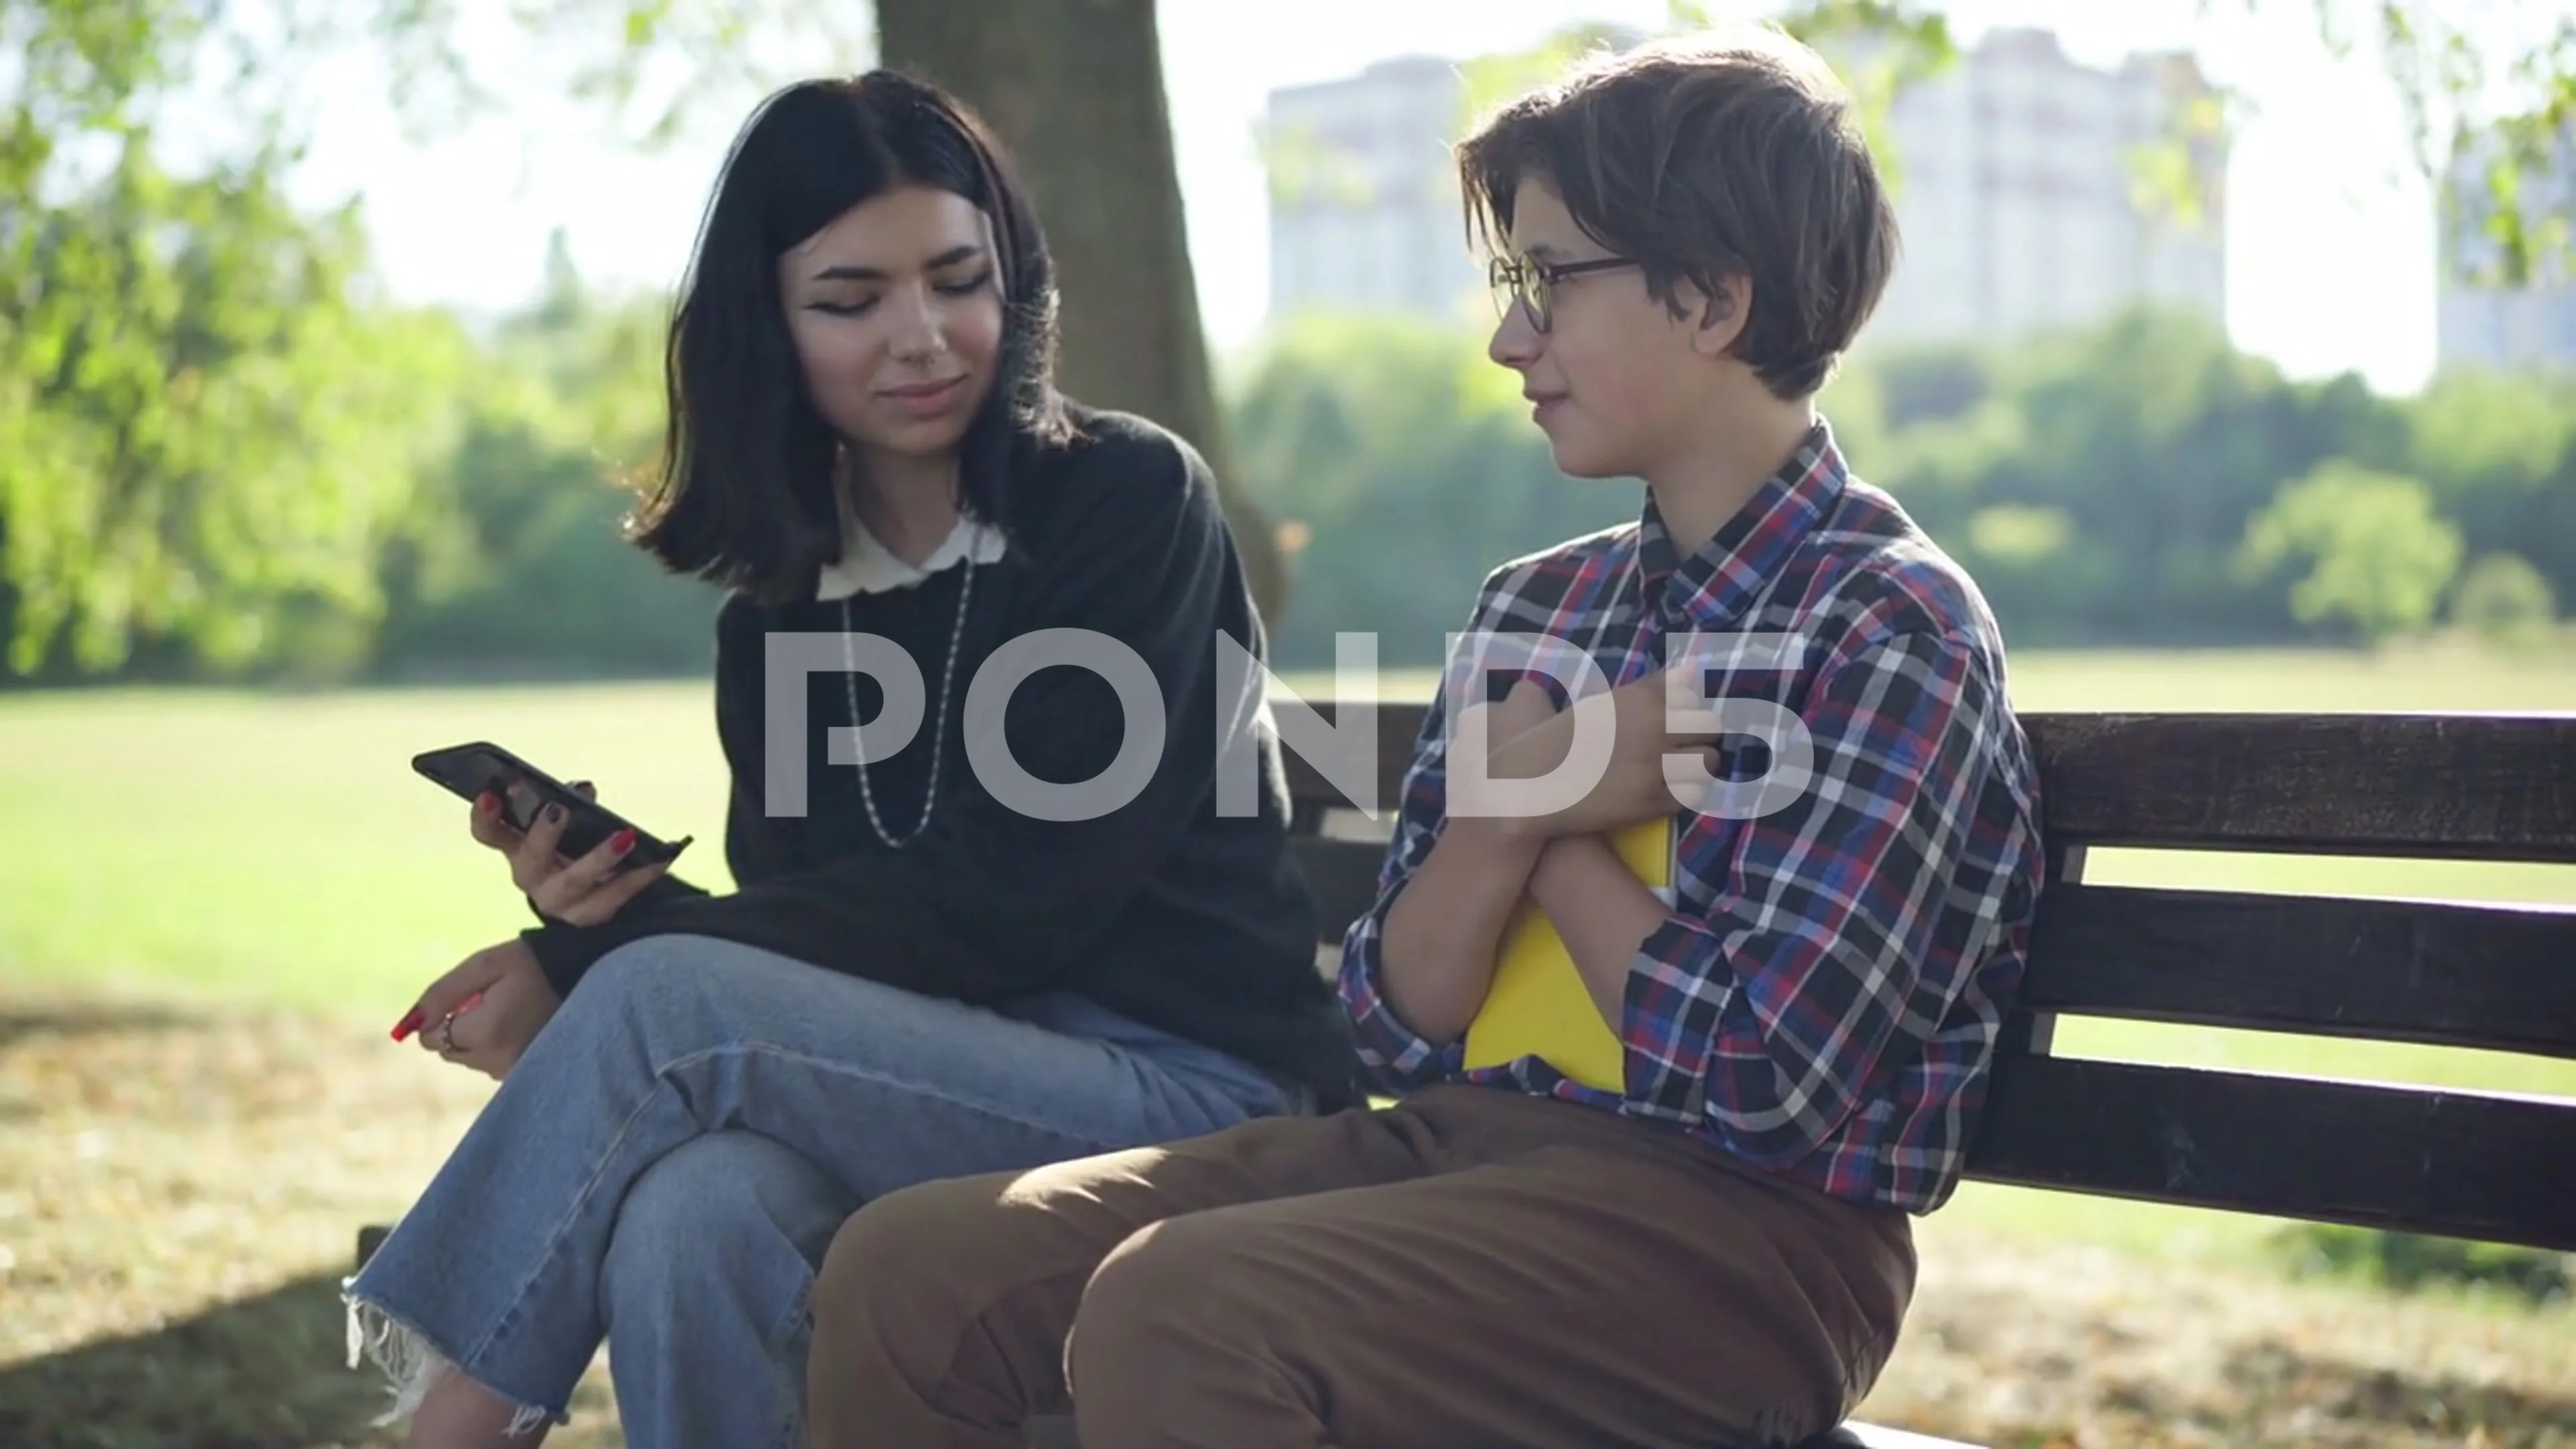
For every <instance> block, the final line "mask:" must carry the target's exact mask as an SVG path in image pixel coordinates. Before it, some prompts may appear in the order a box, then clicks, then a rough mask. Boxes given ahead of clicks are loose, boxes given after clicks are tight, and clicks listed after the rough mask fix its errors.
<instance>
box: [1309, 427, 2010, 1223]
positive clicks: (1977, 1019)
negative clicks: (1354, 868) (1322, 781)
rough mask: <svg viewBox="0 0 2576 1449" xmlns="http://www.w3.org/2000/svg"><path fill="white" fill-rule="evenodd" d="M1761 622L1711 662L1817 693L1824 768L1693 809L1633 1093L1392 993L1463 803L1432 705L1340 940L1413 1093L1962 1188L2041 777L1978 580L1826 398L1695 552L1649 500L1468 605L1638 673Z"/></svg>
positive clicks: (1858, 1177)
mask: <svg viewBox="0 0 2576 1449" xmlns="http://www.w3.org/2000/svg"><path fill="white" fill-rule="evenodd" d="M1746 632H1766V633H1773V634H1779V635H1788V636H1794V641H1793V642H1792V643H1791V644H1790V645H1789V647H1787V648H1785V649H1781V650H1777V651H1769V652H1764V651H1746V653H1745V655H1744V660H1745V662H1744V663H1743V664H1742V666H1741V667H1729V668H1722V669H1718V670H1714V671H1712V674H1713V677H1712V680H1711V683H1712V686H1713V687H1712V689H1711V691H1710V693H1711V695H1712V697H1723V698H1730V699H1753V700H1761V701H1766V702H1768V703H1771V704H1774V705H1777V706H1780V707H1782V708H1784V709H1786V710H1788V711H1790V712H1791V713H1794V715H1795V716H1796V717H1797V719H1798V720H1799V721H1801V722H1802V723H1803V724H1804V726H1805V728H1806V731H1807V734H1808V735H1809V737H1810V738H1811V740H1812V744H1813V754H1812V757H1811V768H1812V771H1813V774H1812V776H1811V777H1810V780H1809V783H1808V786H1807V788H1806V789H1805V790H1804V791H1802V792H1799V793H1798V794H1797V796H1796V798H1795V800H1794V802H1793V803H1789V804H1787V805H1786V806H1785V807H1784V808H1780V809H1777V810H1775V811H1773V812H1772V813H1769V814H1767V815H1762V816H1761V817H1760V818H1756V819H1726V818H1721V815H1720V814H1710V813H1691V814H1686V815H1685V816H1684V817H1683V828H1682V831H1681V833H1680V837H1679V843H1678V852H1677V860H1676V867H1677V878H1676V882H1675V884H1676V886H1677V900H1676V902H1675V905H1674V908H1673V910H1672V911H1671V913H1670V915H1669V916H1667V918H1666V919H1665V921H1664V923H1663V925H1662V926H1660V927H1658V928H1657V929H1656V930H1655V931H1654V932H1653V933H1652V934H1651V935H1649V936H1648V937H1647V938H1646V940H1645V942H1644V943H1643V945H1642V946H1641V948H1640V949H1639V951H1638V954H1637V959H1636V963H1635V965H1634V967H1633V968H1632V970H1631V972H1630V975H1629V980H1628V991H1627V1003H1626V1011H1625V1018H1624V1020H1623V1022H1622V1023H1621V1030H1620V1033H1619V1034H1620V1037H1621V1039H1622V1040H1623V1042H1624V1043H1625V1046H1626V1069H1627V1070H1626V1076H1627V1081H1626V1088H1625V1090H1624V1092H1620V1093H1610V1092H1603V1091H1598V1090H1595V1089H1593V1088H1590V1087H1586V1086H1584V1085H1582V1084H1580V1083H1577V1082H1574V1081H1571V1080H1569V1079H1567V1078H1566V1077H1564V1076H1563V1075H1562V1074H1561V1073H1559V1072H1557V1071H1556V1070H1554V1069H1553V1068H1551V1067H1549V1066H1548V1065H1547V1064H1546V1063H1544V1062H1542V1061H1539V1060H1537V1059H1535V1058H1525V1059H1523V1060H1521V1061H1518V1062H1515V1063H1512V1064H1509V1065H1507V1066H1501V1067H1487V1068H1480V1069H1477V1070H1474V1071H1469V1070H1467V1069H1466V1068H1465V1067H1464V1065H1463V1047H1462V1045H1461V1044H1460V1043H1457V1042H1452V1043H1449V1044H1447V1045H1445V1046H1444V1045H1439V1044H1435V1043H1433V1042H1431V1041H1428V1040H1426V1039H1424V1038H1423V1037H1421V1036H1420V1035H1418V1034H1416V1033H1415V1032H1414V1031H1413V1030H1412V1029H1411V1028H1409V1027H1408V1026H1406V1025H1405V1023H1404V1022H1403V1021H1402V1020H1400V1019H1398V1018H1397V1016H1396V1015H1395V1013H1394V1011H1393V1010H1392V1009H1391V1008H1390V1006H1389V1005H1388V1003H1387V1000H1386V998H1385V996H1384V993H1383V991H1382V988H1381V980H1382V978H1381V974H1380V973H1381V972H1382V971H1383V969H1384V964H1383V962H1382V960H1381V959H1380V954H1379V953H1380V950H1381V944H1380V943H1381V931H1382V930H1383V927H1384V924H1385V920H1386V913H1387V909H1388V907H1389V906H1390V905H1391V904H1392V902H1393V901H1394V898H1395V896H1396V895H1397V893H1398V892H1400V891H1402V890H1403V889H1404V885H1405V882H1406V881H1407V880H1408V879H1409V878H1410V877H1411V876H1412V874H1413V872H1414V871H1415V870H1416V869H1418V868H1419V867H1420V866H1421V864H1422V861H1423V859H1424V857H1425V856H1427V855H1428V854H1429V853H1430V851H1431V847H1432V843H1433V841H1434V840H1436V839H1437V838H1438V836H1439V834H1440V830H1441V824H1442V819H1443V813H1444V798H1445V793H1446V749H1447V740H1446V713H1447V712H1446V710H1445V708H1444V707H1443V706H1442V705H1441V704H1438V703H1435V704H1434V705H1433V707H1432V710H1431V712H1430V717H1429V718H1428V719H1427V720H1426V722H1425V724H1424V727H1423V733H1422V736H1421V738H1420V739H1419V741H1418V742H1417V745H1416V750H1415V756H1414V762H1413V764H1412V766H1411V768H1410V769H1409V771H1408V772H1407V775H1406V779H1405V785H1404V797H1403V800H1402V803H1401V810H1400V815H1399V818H1398V821H1397V824H1396V829H1395V837H1394V840H1393V841H1392V843H1391V845H1390V847H1389V851H1388V855H1387V860H1386V864H1385V867H1384V870H1383V871H1382V873H1381V876H1380V880H1379V889H1378V896H1377V901H1376V905H1375V907H1374V908H1373V909H1372V910H1371V911H1370V912H1369V913H1368V914H1367V915H1366V916H1364V917H1362V918H1361V919H1360V920H1359V921H1357V922H1355V923H1354V924H1353V925H1352V927H1351V929H1350V932H1349V934H1348V936H1347V937H1346V939H1345V940H1344V943H1343V955H1342V965H1341V973H1340V991H1341V999H1342V1004H1343V1008H1344V1010H1345V1011H1346V1012H1347V1013H1348V1014H1349V1016H1350V1018H1351V1020H1352V1022H1353V1025H1354V1028H1355V1031H1356V1034H1357V1039H1358V1042H1359V1045H1360V1050H1361V1054H1362V1056H1363V1058H1364V1059H1365V1060H1367V1062H1368V1063H1369V1065H1370V1066H1371V1067H1372V1068H1373V1069H1374V1070H1375V1071H1376V1072H1377V1073H1378V1074H1379V1076H1380V1077H1381V1078H1382V1079H1383V1080H1384V1081H1385V1082H1386V1083H1387V1084H1388V1085H1389V1086H1390V1087H1393V1088H1395V1089H1397V1090H1410V1089H1413V1088H1417V1087H1421V1086H1425V1085H1428V1084H1431V1083H1433V1082H1440V1081H1466V1082H1473V1083H1478V1084H1482V1085H1488V1086H1495V1087H1503V1088H1510V1089H1516V1090H1520V1091H1526V1092H1534V1093H1543V1094H1546V1095H1550V1096H1554V1097H1558V1098H1562V1099H1565V1100H1568V1101H1573V1102H1579V1103H1583V1104H1586V1105H1590V1106H1594V1107H1599V1108H1602V1109H1604V1110H1608V1111H1615V1112H1619V1113H1622V1114H1624V1115H1627V1116H1630V1117H1635V1118H1640V1119H1645V1120H1651V1121H1657V1122H1669V1123H1672V1124H1674V1125H1676V1126H1678V1127H1681V1128H1683V1129H1685V1130H1688V1131H1691V1132H1694V1133H1697V1134H1700V1135H1701V1136H1703V1137H1705V1138H1706V1139H1707V1140H1709V1141H1710V1142H1712V1143H1714V1144H1716V1145H1717V1146H1718V1147H1719V1148H1721V1149H1723V1150H1725V1151H1727V1152H1730V1153H1733V1154H1735V1155H1737V1156H1738V1157H1740V1158H1742V1159H1743V1160H1745V1161H1747V1162H1749V1163H1751V1164H1753V1165H1755V1166H1758V1167H1761V1168H1764V1169H1767V1170H1769V1171H1772V1172H1775V1173H1778V1174H1780V1175H1781V1176H1783V1177H1786V1178H1788V1179H1790V1180H1793V1181H1796V1182H1800V1183H1803V1184H1806V1185H1808V1186H1810V1187H1813V1188H1816V1189H1818V1190H1820V1191H1823V1192H1827V1193H1831V1194H1834V1195H1836V1196H1839V1197H1845V1198H1851V1199H1856V1200H1860V1201H1865V1202H1877V1203H1887V1204H1893V1205H1896V1206H1900V1207H1903V1208H1906V1209H1908V1210H1910V1211H1915V1212H1928V1211H1930V1210H1931V1209H1933V1208H1935V1207H1938V1206H1939V1205H1940V1204H1941V1203H1942V1202H1944V1201H1946V1200H1947V1199H1948V1197H1949V1195H1950V1193H1951V1190H1952V1189H1953V1188H1954V1187H1955V1186H1956V1185H1957V1181H1958V1175H1959V1169H1960V1166H1961V1162H1962V1159H1963V1157H1964V1155H1965V1152H1966V1147H1967V1141H1968V1135H1969V1132H1970V1130H1971V1128H1972V1125H1973V1119H1974V1113H1975V1109H1976V1107H1977V1104H1978V1102H1979V1101H1980V1100H1981V1098H1982V1096H1983V1090H1984V1079H1985V1073H1986V1070H1987V1067H1988V1065H1989V1063H1990V1062H1991V1060H1992V1056H1993V1052H1994V1045H1995V1038H1996V1035H1997V1033H1998V1031H1999V1030H2000V1028H2001V1024H2002V1018H2003V1012H2004V1008H2005V1006H2006V1004H2007V1002H2008V1000H2009V998H2010V996H2011V993H2012V992H2013V990H2014V989H2015V988H2016V986H2017V985H2018V983H2019V981H2020V977H2021V971H2022V962H2023V959H2024V954H2025V951H2026V948H2027V943H2028V935H2029V927H2030V918H2031V911H2032V907H2033V904H2034V902H2035V900H2036V898H2037V896H2038V893H2039V887H2040V883H2041V881H2040V877H2041V856H2040V850H2039V843H2038V818H2039V815H2038V810H2039V803H2038V791H2037V774H2036V771H2035V770H2034V768H2033V765H2032V763H2031V758H2030V753H2029V747H2028V744H2027V741H2026V740H2025V739H2024V737H2023V734H2022V731H2021V728H2020V726H2019V725H2018V724H2017V723H2016V722H2015V721H2014V719H2013V717H2012V713H2011V710H2010V708H2009V705H2008V703H2007V700H2006V694H2005V680H2004V659H2003V647H2002V643H2001V639H2000V636H1999V634H1998V632H1997V630H1996V628H1995V624H1994V620H1993V617H1992V616H1991V615H1990V614H1989V613H1988V612H1987V609H1986V606H1985V602H1984V599H1983V598H1982V597H1981V596H1980V595H1979V594H1978V592H1977V590H1976V587H1975V585H1974V584H1973V583H1972V582H1971V581H1970V580H1969V579H1968V577H1967V576H1966V574H1964V573H1963V572H1961V571H1960V569H1959V568H1958V566H1957V565H1956V564H1954V563H1952V562H1951V561H1950V560H1949V558H1948V557H1946V556H1945V555H1944V554H1942V553H1941V552H1940V551H1939V549H1937V548H1936V547H1935V546H1934V545H1933V544H1932V543H1931V541H1930V540H1929V539H1927V538H1926V537H1925V536H1924V535H1923V533H1922V532H1921V531H1920V530H1919V529H1917V528H1916V527H1915V525H1914V524H1913V522H1912V521H1911V520H1910V519H1908V518H1907V517H1906V516H1905V514H1904V512H1903V511H1902V510H1901V509H1900V508H1899V507H1898V506H1897V504H1896V502H1895V500H1893V499H1892V498H1890V497H1888V496H1887V495H1886V494H1885V493H1882V492H1880V491H1879V490H1877V489H1875V488H1872V487H1871V486H1869V485H1868V484H1866V483H1864V482H1861V481H1860V480H1858V479H1856V478H1853V477H1851V476H1850V475H1849V474H1848V473H1847V471H1846V470H1845V467H1844V463H1843V460H1842V458H1841V455H1840V454H1839V452H1838V451H1837V450H1836V448H1835V446H1834V442H1833V435H1832V432H1831V429H1830V428H1829V427H1828V426H1827V425H1825V424H1823V423H1821V422H1820V423H1819V424H1818V425H1817V427H1816V429H1815V430H1814V432H1813V433H1811V434H1810V435H1809V437H1808V439H1807V440H1806V443H1805V445H1804V446H1803V447H1802V448H1801V449H1800V450H1799V452H1798V453H1797V455H1796V456H1795V457H1794V458H1793V459H1792V460H1791V461H1790V463H1789V464H1788V465H1787V466H1786V467H1785V468H1783V469H1782V471H1781V473H1780V474H1779V475H1778V476H1777V477H1775V478H1773V479H1771V480H1770V481H1769V482H1768V483H1766V484H1765V485H1764V487H1763V489H1762V490H1761V492H1760V493H1759V494H1758V495H1757V496H1756V497H1755V499H1754V501H1753V502H1752V503H1751V504H1750V505H1749V506H1748V507H1747V508H1746V509H1744V510H1743V511H1742V512H1741V513H1739V514H1738V515H1737V516H1736V517H1735V518H1734V519H1733V520H1732V521H1730V522H1729V523H1728V525H1727V526H1726V527H1725V528H1724V529H1723V530H1721V531H1720V533H1719V534H1718V536H1717V537H1716V538H1715V539H1713V540H1712V541H1711V542H1710V543H1709V545H1708V547H1707V548H1705V549H1703V550H1701V551H1700V552H1699V553H1698V554H1696V555H1694V556H1693V557H1690V558H1687V559H1682V558H1677V557H1675V552H1674V548H1673V545H1672V543H1671V542H1670V540H1669V539H1668V538H1667V536H1666V535H1665V533H1664V531H1663V527H1662V524H1661V522H1660V520H1659V519H1658V517H1657V516H1656V513H1655V511H1654V507H1653V504H1652V501H1651V499H1650V500H1649V502H1648V504H1647V507H1646V511H1645V515H1644V517H1643V518H1642V519H1641V521H1640V522H1638V523H1635V524H1630V525H1627V526H1625V527H1622V528H1618V529H1613V530H1610V531H1608V532H1604V533H1600V534H1596V535H1592V536H1590V537H1586V538H1580V539H1576V540H1573V541H1572V542H1569V543H1566V544H1562V545H1560V546H1558V547H1556V548H1553V549H1550V550H1548V551H1546V552H1544V553H1540V554H1536V555H1533V556H1531V557H1529V558H1525V559H1521V560H1517V561H1515V562H1513V563H1510V564H1506V565H1504V566H1503V567H1502V568H1500V569H1498V570H1496V571H1495V572H1494V573H1493V574H1492V576H1491V577H1489V578H1488V579H1487V580H1486V583H1485V586H1484V588H1483V590H1482V592H1481V594H1480V596H1479V598H1478V599H1477V603H1476V610H1475V615H1474V620H1473V622H1472V624H1471V625H1470V635H1471V637H1472V636H1473V635H1475V634H1479V633H1488V634H1512V633H1522V634H1527V633H1537V634H1543V635H1546V636H1550V637H1551V638H1553V639H1557V640H1567V641H1574V642H1575V643H1576V644H1578V645H1580V644H1584V643H1588V642H1590V641H1593V640H1595V639H1596V637H1597V638H1598V640H1599V641H1600V642H1599V644H1598V645H1597V646H1596V652H1595V654H1594V657H1595V659H1596V660H1597V661H1598V662H1599V664H1600V666H1601V668H1602V670H1603V672H1604V674H1605V675H1606V676H1607V678H1608V680H1609V682H1611V683H1614V684H1616V683H1623V682H1625V681H1627V680H1630V679H1634V678H1637V677H1639V676H1641V675H1644V674H1647V673H1649V672H1651V671H1653V670H1655V669H1657V668H1659V667H1661V666H1662V665H1663V663H1664V662H1665V659H1666V655H1667V651H1668V649H1671V650H1676V651H1677V650H1678V649H1679V648H1680V646H1681V645H1682V643H1683V642H1684V641H1687V640H1690V639H1693V638H1694V637H1696V638H1698V639H1699V640H1700V644H1699V645H1697V646H1694V655H1695V656H1698V657H1704V656H1699V651H1700V650H1703V649H1705V648H1707V647H1708V646H1709V645H1711V644H1714V645H1718V646H1723V645H1724V643H1725V640H1724V639H1723V638H1722V637H1720V638H1716V639H1711V638H1710V637H1709V636H1725V635H1740V634H1743V633H1746ZM1720 773H1721V775H1722V776H1723V775H1724V774H1725V773H1726V772H1725V771H1723V770H1721V772H1720ZM1755 773H1758V772H1755ZM1739 778H1741V773H1739ZM1731 813H1735V814H1744V813H1749V812H1746V811H1740V810H1739V811H1734V812H1731Z"/></svg>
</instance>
